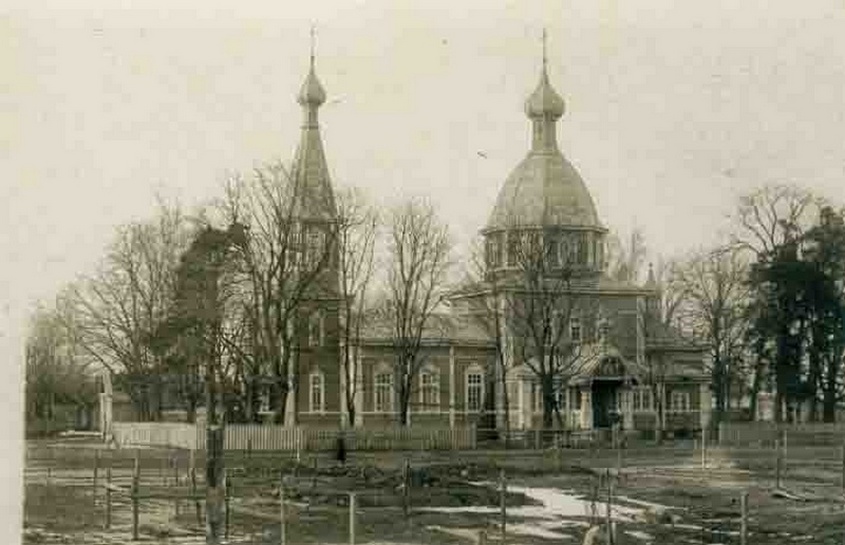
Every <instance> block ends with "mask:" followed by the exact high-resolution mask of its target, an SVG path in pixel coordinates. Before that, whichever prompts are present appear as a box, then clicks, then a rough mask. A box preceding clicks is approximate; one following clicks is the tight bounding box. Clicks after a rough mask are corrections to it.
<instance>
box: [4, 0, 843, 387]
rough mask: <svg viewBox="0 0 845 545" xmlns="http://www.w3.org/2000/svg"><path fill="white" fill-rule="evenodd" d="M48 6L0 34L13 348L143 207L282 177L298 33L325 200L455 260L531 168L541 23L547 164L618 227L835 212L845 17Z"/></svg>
mask: <svg viewBox="0 0 845 545" xmlns="http://www.w3.org/2000/svg"><path fill="white" fill-rule="evenodd" d="M41 4H42V7H41V8H21V9H17V10H16V9H11V10H9V11H6V13H5V14H4V15H3V16H2V18H1V19H0V32H2V36H3V38H4V43H5V44H6V47H5V48H3V49H2V53H0V55H2V58H0V62H2V66H3V69H2V72H0V73H2V78H3V82H2V88H3V89H4V92H3V96H2V104H3V107H2V116H3V121H2V123H0V145H2V149H3V158H4V161H3V163H2V169H3V170H2V176H3V181H2V184H0V201H2V203H3V206H4V213H3V214H2V219H0V221H2V226H0V227H2V231H0V250H2V255H3V265H2V272H0V280H2V282H3V287H4V293H5V294H6V298H5V301H4V302H3V308H2V313H3V321H2V322H0V323H3V322H5V323H6V324H8V327H4V328H3V331H2V333H0V335H3V337H4V344H7V345H8V347H9V349H10V350H12V351H17V350H19V347H20V344H19V336H20V333H21V328H22V326H23V323H24V318H25V316H26V313H27V311H28V310H29V309H30V308H31V306H32V304H33V302H34V301H36V300H37V299H39V298H41V299H49V298H52V297H53V296H54V295H55V293H56V292H57V290H58V289H59V288H60V287H61V286H62V285H63V284H65V283H66V282H68V281H70V280H72V279H73V278H74V276H75V275H77V274H80V273H84V272H86V271H90V270H91V269H92V268H93V267H94V265H95V263H96V261H97V260H98V259H99V258H100V256H101V255H102V253H103V248H104V246H105V245H106V244H107V243H108V241H109V240H110V238H111V237H112V236H113V233H114V228H115V226H117V225H119V224H123V223H126V222H129V221H132V220H137V219H144V218H146V217H149V216H150V214H151V213H152V211H153V209H154V205H155V196H156V194H160V195H162V196H164V197H167V198H178V199H180V200H181V202H182V203H183V204H185V205H186V206H189V207H190V206H193V205H195V204H197V203H201V202H204V201H207V200H208V199H209V198H212V197H213V196H215V195H217V194H219V189H220V186H221V183H222V181H223V180H224V179H225V177H226V176H227V173H229V172H233V171H248V170H249V169H250V167H251V166H252V165H255V164H260V163H262V162H266V161H271V160H274V159H282V160H289V159H290V158H291V157H292V155H293V152H294V149H295V146H296V143H297V139H298V132H299V125H300V120H301V113H300V110H299V106H298V104H297V103H296V101H295V96H296V93H297V91H298V89H299V86H300V84H301V82H302V80H303V78H304V76H305V73H306V70H307V65H308V52H309V26H310V24H311V23H312V22H313V23H314V24H315V25H316V27H317V72H318V75H319V77H320V79H321V81H322V82H323V85H324V86H325V88H326V91H327V93H328V95H329V99H328V102H327V104H326V105H325V106H324V107H323V109H322V115H321V122H322V128H323V137H324V142H325V145H326V149H327V157H328V162H329V167H330V170H331V174H332V178H333V180H334V183H335V185H336V186H337V187H340V186H345V185H357V186H360V187H363V188H365V189H367V190H368V191H369V192H370V193H371V195H372V196H373V197H374V198H375V199H376V200H378V201H379V202H383V203H385V204H389V203H391V202H395V201H396V200H398V199H401V198H403V197H405V196H408V195H422V196H428V197H430V198H431V199H432V201H433V202H434V204H435V205H436V206H437V209H438V211H439V212H440V214H441V217H442V219H443V220H444V221H446V222H448V223H449V224H450V226H451V227H452V228H453V230H454V232H455V235H456V238H457V239H458V240H459V241H460V242H462V243H466V242H467V241H468V240H469V239H470V238H471V237H472V236H474V235H475V234H476V233H477V232H478V230H479V229H480V228H481V227H482V226H483V225H484V222H485V221H486V218H487V215H488V214H489V212H490V210H491V208H492V206H493V203H494V201H495V198H496V195H497V193H498V191H499V189H500V187H501V185H502V183H503V182H504V180H505V178H506V177H507V175H508V173H509V172H510V171H511V170H512V169H513V167H514V166H516V164H517V163H518V161H519V160H520V159H521V158H522V157H523V156H524V154H525V153H526V151H527V149H528V143H529V124H528V120H527V119H526V118H525V115H524V114H523V110H522V104H523V100H524V99H525V97H526V96H527V95H528V93H529V92H530V91H531V90H532V89H533V88H534V86H535V85H536V82H537V78H538V73H539V69H540V64H541V41H540V36H541V33H542V29H543V27H545V28H547V30H548V36H549V39H548V49H549V53H548V55H549V72H550V77H551V80H552V83H553V85H554V86H555V87H556V88H557V90H558V91H559V92H560V94H561V95H562V96H563V97H564V99H565V101H566V104H567V113H566V115H565V116H564V118H563V119H562V120H561V123H560V124H559V140H560V142H561V148H562V150H563V152H564V154H565V155H566V156H567V157H568V158H569V160H570V161H571V162H572V163H573V164H574V165H575V166H576V168H577V169H578V170H579V171H580V173H581V175H582V176H583V178H584V179H585V181H586V183H587V186H588V188H589V190H590V191H591V193H592V195H593V198H594V199H595V201H596V204H597V206H598V210H599V214H600V216H601V219H602V221H603V222H604V223H605V225H606V226H607V227H608V228H610V229H611V230H613V231H616V232H621V233H627V232H630V230H631V228H632V227H633V226H634V225H639V226H641V227H642V228H643V229H644V231H645V235H646V240H647V243H648V244H649V246H650V247H651V249H652V250H653V251H654V252H655V253H659V254H664V255H672V254H677V253H679V252H682V251H684V250H686V249H689V248H691V247H694V246H697V245H702V244H703V245H706V244H711V243H713V242H715V241H716V238H717V231H718V229H719V228H721V227H722V226H724V225H725V216H726V215H727V214H729V213H730V212H731V210H732V208H733V206H734V203H735V200H736V197H737V195H739V194H740V193H742V192H745V191H748V190H749V189H751V188H753V187H756V186H758V185H761V184H763V183H775V182H789V183H797V184H800V185H805V186H808V187H811V188H814V189H815V190H817V191H818V192H819V193H821V194H823V195H827V196H829V197H831V198H833V199H835V200H837V201H839V202H842V201H843V200H845V191H843V186H845V138H843V131H845V32H843V29H845V2H843V0H806V1H804V2H795V1H792V0H781V1H773V0H766V1H756V0H744V1H743V2H736V1H734V0H731V1H715V2H714V1H711V2H700V1H689V2H679V1H678V0H624V1H623V0H599V1H595V0H590V1H587V0H583V1H580V0H579V1H576V0H566V1H558V2H554V1H547V2H539V1H535V2H521V1H512V2H492V1H490V0H479V1H475V2H462V1H454V0H453V1H450V2H396V1H389V0H385V1H358V2H352V1H346V2H318V1H314V0H308V1H306V2H261V3H252V2H245V1H240V2H233V3H231V4H230V5H229V6H225V5H224V3H222V2H211V3H209V2H208V1H196V2H179V3H178V5H180V6H183V7H181V8H178V9H173V8H171V7H168V6H169V5H170V3H169V2H153V3H149V2H143V3H141V2H138V3H137V4H138V5H144V6H147V7H145V8H143V9H140V8H138V9H134V8H130V7H129V6H130V5H131V4H132V3H131V2H119V3H115V2H111V1H105V0H103V1H102V2H99V6H98V3H96V2H87V3H85V6H84V8H83V7H79V5H77V7H76V8H75V9H68V8H61V7H60V6H62V5H63V4H61V3H58V2H55V3H54V7H52V8H48V7H44V5H45V4H44V3H41ZM48 5H49V3H48ZM111 5H123V7H121V8H116V7H105V6H111ZM151 6H152V7H151ZM209 6H213V7H209ZM233 6H234V7H233ZM479 152H481V153H482V154H483V156H482V155H481V154H479ZM485 156H486V157H485ZM13 361H14V360H13ZM7 367H8V366H7ZM15 372H18V371H15ZM16 377H19V375H16ZM16 383H18V381H12V382H11V384H16ZM10 403H11V401H10Z"/></svg>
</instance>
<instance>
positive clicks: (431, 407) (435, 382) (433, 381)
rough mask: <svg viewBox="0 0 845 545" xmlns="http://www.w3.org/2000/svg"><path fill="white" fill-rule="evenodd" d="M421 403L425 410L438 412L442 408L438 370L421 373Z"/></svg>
mask: <svg viewBox="0 0 845 545" xmlns="http://www.w3.org/2000/svg"><path fill="white" fill-rule="evenodd" d="M420 404H421V405H422V410H423V412H436V411H437V410H438V409H439V408H440V377H439V376H438V374H437V373H436V372H433V371H424V372H423V373H421V374H420Z"/></svg>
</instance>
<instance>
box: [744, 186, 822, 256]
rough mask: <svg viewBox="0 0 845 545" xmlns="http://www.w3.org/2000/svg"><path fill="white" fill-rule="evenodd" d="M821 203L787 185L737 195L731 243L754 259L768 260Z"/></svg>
mask: <svg viewBox="0 0 845 545" xmlns="http://www.w3.org/2000/svg"><path fill="white" fill-rule="evenodd" d="M821 204H822V201H821V200H820V199H819V198H818V197H816V196H815V195H813V194H812V193H811V192H809V191H807V190H805V189H801V188H798V187H795V186H790V185H773V186H764V187H762V188H760V189H757V190H755V191H752V192H751V193H748V194H747V195H743V196H742V197H740V200H739V207H738V209H737V211H736V214H735V216H734V221H735V223H736V232H735V233H734V235H733V237H732V238H733V241H732V242H733V244H734V245H736V246H737V247H738V248H740V249H742V250H747V251H750V252H752V254H753V255H754V257H755V258H757V259H758V260H764V259H769V258H770V257H771V256H772V255H773V252H774V251H775V249H776V248H778V247H779V246H782V245H783V244H784V243H785V242H786V241H787V240H789V239H790V238H792V237H796V236H799V235H800V234H801V233H802V232H803V230H804V229H805V228H806V226H807V223H808V221H810V220H811V219H812V218H814V217H815V216H814V213H815V212H818V210H817V209H818V208H819V207H820V206H821Z"/></svg>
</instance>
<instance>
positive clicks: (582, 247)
mask: <svg viewBox="0 0 845 545" xmlns="http://www.w3.org/2000/svg"><path fill="white" fill-rule="evenodd" d="M587 244H588V242H587V235H586V234H585V233H579V234H578V264H579V265H584V264H586V263H587V254H588V253H589V252H588V246H587Z"/></svg>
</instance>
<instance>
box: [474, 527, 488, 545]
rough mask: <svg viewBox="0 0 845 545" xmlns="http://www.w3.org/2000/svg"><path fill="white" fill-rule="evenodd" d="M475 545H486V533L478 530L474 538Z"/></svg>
mask: <svg viewBox="0 0 845 545" xmlns="http://www.w3.org/2000/svg"><path fill="white" fill-rule="evenodd" d="M476 543H477V545H487V531H486V530H479V531H478V534H477V537H476Z"/></svg>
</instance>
